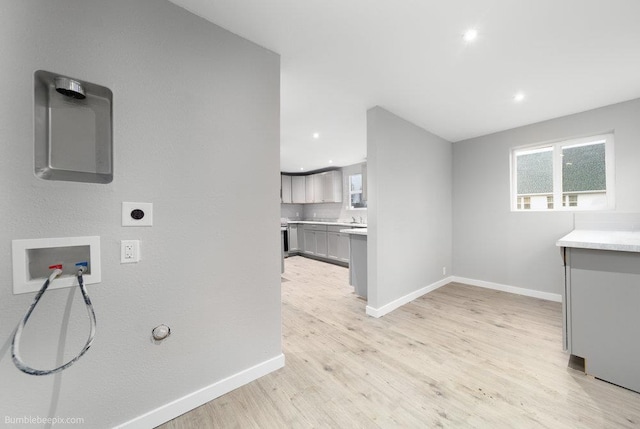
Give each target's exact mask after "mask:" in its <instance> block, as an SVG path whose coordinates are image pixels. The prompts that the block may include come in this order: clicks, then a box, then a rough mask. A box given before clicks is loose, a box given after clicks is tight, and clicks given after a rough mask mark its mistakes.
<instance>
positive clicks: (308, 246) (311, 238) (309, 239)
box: [303, 228, 316, 255]
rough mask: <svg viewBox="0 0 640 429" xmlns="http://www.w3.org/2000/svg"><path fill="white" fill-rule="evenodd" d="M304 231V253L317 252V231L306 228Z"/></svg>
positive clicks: (313, 253) (312, 253)
mask: <svg viewBox="0 0 640 429" xmlns="http://www.w3.org/2000/svg"><path fill="white" fill-rule="evenodd" d="M303 231H304V253H309V254H311V255H315V254H316V232H315V231H312V230H309V229H306V228H304V229H303Z"/></svg>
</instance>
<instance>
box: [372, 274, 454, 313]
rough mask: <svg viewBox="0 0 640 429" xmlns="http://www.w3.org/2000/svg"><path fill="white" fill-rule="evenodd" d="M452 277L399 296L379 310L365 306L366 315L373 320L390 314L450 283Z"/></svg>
mask: <svg viewBox="0 0 640 429" xmlns="http://www.w3.org/2000/svg"><path fill="white" fill-rule="evenodd" d="M452 279H453V277H445V278H444V279H442V280H438V281H437V282H435V283H432V284H430V285H429V286H425V287H423V288H420V289H418V290H416V291H414V292H411V293H409V294H407V295H405V296H401V297H400V298H398V299H396V300H394V301H391V302H390V303H388V304H385V305H383V306H382V307H379V308H374V307H371V306H369V305H367V309H366V311H367V315H369V316H372V317H375V318H379V317H382V316H384V315H385V314H387V313H391V312H392V311H393V310H395V309H396V308H398V307H402V306H403V305H405V304H408V303H410V302H411V301H413V300H414V299H416V298H420V297H421V296H422V295H425V294H427V293H429V292H432V291H434V290H436V289H438V288H440V287H442V286H444V285H446V284H449V283H451V282H452V281H453V280H452Z"/></svg>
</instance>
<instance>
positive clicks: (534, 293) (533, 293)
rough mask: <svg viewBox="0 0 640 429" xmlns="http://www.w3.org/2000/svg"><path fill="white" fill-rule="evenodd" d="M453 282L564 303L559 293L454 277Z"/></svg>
mask: <svg viewBox="0 0 640 429" xmlns="http://www.w3.org/2000/svg"><path fill="white" fill-rule="evenodd" d="M451 281H452V282H455V283H463V284H466V285H470V286H477V287H483V288H486V289H493V290H499V291H501V292H508V293H514V294H516V295H524V296H530V297H532V298H538V299H544V300H546V301H554V302H562V295H560V294H559V293H551V292H542V291H539V290H535V289H526V288H523V287H517V286H509V285H503V284H500V283H493V282H487V281H484V280H476V279H468V278H466V277H458V276H453V277H452V280H451Z"/></svg>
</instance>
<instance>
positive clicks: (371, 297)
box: [367, 107, 452, 308]
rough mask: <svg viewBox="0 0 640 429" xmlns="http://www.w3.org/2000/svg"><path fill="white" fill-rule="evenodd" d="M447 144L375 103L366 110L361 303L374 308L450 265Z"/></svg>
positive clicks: (430, 280) (437, 275)
mask: <svg viewBox="0 0 640 429" xmlns="http://www.w3.org/2000/svg"><path fill="white" fill-rule="evenodd" d="M451 163H452V147H451V143H449V142H447V141H446V140H443V139H441V138H440V137H438V136H436V135H434V134H431V133H430V132H428V131H425V130H424V129H422V128H420V127H417V126H416V125H413V124H411V123H409V122H407V121H405V120H404V119H402V118H400V117H398V116H396V115H394V114H392V113H390V112H388V111H386V110H384V109H382V108H380V107H374V108H373V109H370V110H369V111H368V112H367V164H368V184H369V189H368V198H369V201H368V203H369V209H368V237H367V239H368V243H367V253H368V258H367V261H368V287H369V291H368V301H369V306H371V307H373V308H380V307H382V306H383V305H386V304H389V303H390V302H392V301H395V300H396V299H398V298H401V297H403V296H405V295H408V294H410V293H412V292H415V291H417V290H418V289H421V288H423V287H426V286H429V285H431V284H432V283H435V282H436V281H438V280H441V279H442V278H443V277H445V276H443V275H442V267H443V266H445V267H447V273H448V274H450V272H451V266H452V247H451V246H452V230H451V228H452V215H451V205H452V164H451Z"/></svg>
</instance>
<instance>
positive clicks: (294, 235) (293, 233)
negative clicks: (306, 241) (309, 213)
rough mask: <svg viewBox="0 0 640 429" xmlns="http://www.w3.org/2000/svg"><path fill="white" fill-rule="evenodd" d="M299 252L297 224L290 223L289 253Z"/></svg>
mask: <svg viewBox="0 0 640 429" xmlns="http://www.w3.org/2000/svg"><path fill="white" fill-rule="evenodd" d="M298 251H300V245H299V243H298V224H296V223H292V224H290V225H289V252H298Z"/></svg>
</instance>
